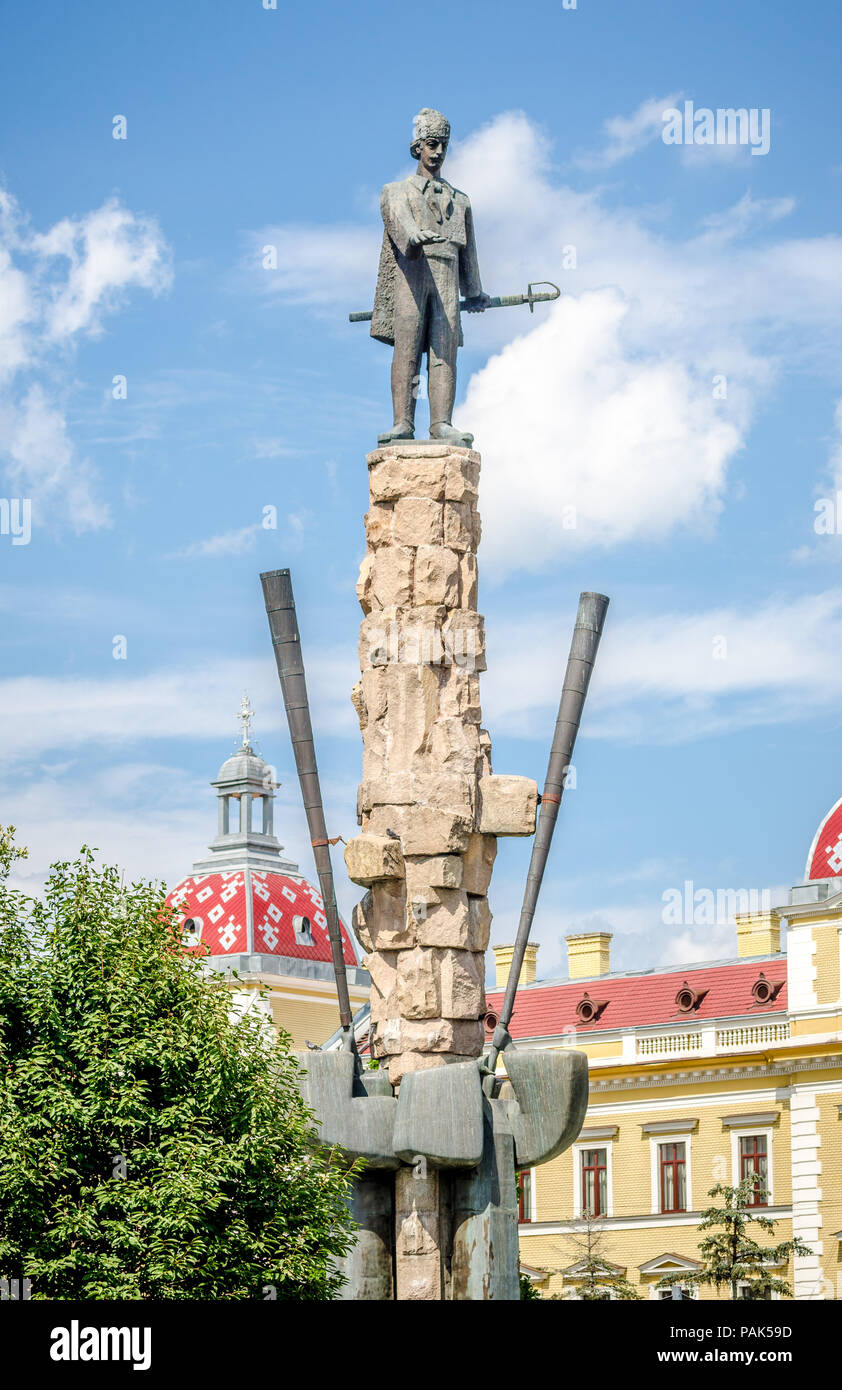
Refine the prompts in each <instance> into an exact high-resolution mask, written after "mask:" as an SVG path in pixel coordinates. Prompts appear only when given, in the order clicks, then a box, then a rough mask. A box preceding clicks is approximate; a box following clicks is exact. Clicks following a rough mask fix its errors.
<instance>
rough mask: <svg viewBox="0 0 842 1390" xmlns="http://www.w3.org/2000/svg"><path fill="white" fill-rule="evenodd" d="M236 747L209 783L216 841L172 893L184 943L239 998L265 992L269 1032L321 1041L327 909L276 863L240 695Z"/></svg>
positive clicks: (247, 710) (364, 977) (352, 979)
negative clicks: (230, 981)
mask: <svg viewBox="0 0 842 1390" xmlns="http://www.w3.org/2000/svg"><path fill="white" fill-rule="evenodd" d="M237 718H238V720H239V721H240V722H241V724H242V735H241V742H240V743H239V745H238V747H237V748H236V749H235V751H234V752H233V753H232V754H231V756H230V757H228V758H226V759H225V762H224V763H223V764H222V766H221V768H220V769H219V772H218V773H217V776H216V778H215V780H214V781H213V782H212V783H211V786H212V787H214V789H215V791H216V795H217V807H218V811H217V833H216V836H215V838H214V839H213V840H212V841H211V843H210V845H209V847H208V850H209V852H208V853H207V854H206V855H205V856H204V857H203V858H201V859H197V860H196V862H195V863H194V864H193V868H192V872H191V873H190V874H189V875H188V877H186V878H184V879H182V880H181V882H180V883H178V884H177V886H176V887H175V888H174V889H173V890H172V892H171V893H170V894H169V896H168V898H167V901H168V903H169V904H170V905H171V906H172V907H175V908H176V909H177V910H178V911H179V912H180V913H181V914H182V929H183V931H184V935H185V939H186V940H188V941H190V942H192V943H194V944H195V945H197V946H202V947H204V950H205V952H206V958H207V964H208V966H209V968H211V969H213V970H217V971H221V972H225V973H233V972H234V971H236V982H237V989H238V991H240V992H242V990H243V989H245V990H246V991H247V992H248V991H249V990H251V991H252V992H253V993H254V995H255V997H256V996H257V993H258V991H259V990H260V988H261V987H264V988H268V990H269V992H270V1001H271V1012H272V1017H273V1021H274V1022H275V1024H276V1025H277V1026H278V1027H279V1028H281V1029H283V1030H284V1031H286V1032H288V1033H290V1034H291V1036H292V1038H293V1041H294V1043H295V1045H296V1046H298V1047H301V1046H303V1044H304V1042H305V1035H306V1039H307V1040H310V1041H312V1042H316V1043H321V1042H323V1041H325V1040H326V1039H327V1038H328V1037H330V1035H331V1034H332V1033H333V1032H334V1030H335V1029H336V1027H337V1026H338V1023H339V1009H338V1005H337V1002H336V989H335V981H334V975H333V964H332V960H331V951H330V941H329V938H328V932H327V918H326V916H325V913H324V902H323V900H322V896H321V894H320V893H319V890H318V889H317V888H315V887H314V886H313V885H312V884H311V883H308V881H307V880H306V879H305V878H304V877H302V875H301V874H300V873H299V869H298V865H297V864H296V863H294V862H293V861H292V860H290V859H286V858H284V856H283V846H282V845H281V844H280V842H279V841H278V839H277V837H276V835H275V832H274V801H275V792H276V790H277V787H278V785H279V784H278V783H277V782H276V781H275V780H274V776H273V772H272V768H271V767H270V766H269V764H268V763H266V762H265V761H264V759H263V758H262V757H261V756H260V755H259V754H258V753H257V752H256V751H255V749H254V747H253V746H252V741H251V726H252V723H253V720H254V711H253V709H252V708H251V705H250V703H249V700H248V697H247V696H245V695H244V696H243V699H242V702H241V705H240V709H239V711H238V713H237ZM340 926H341V930H342V942H343V948H344V956H345V963H346V966H347V970H348V984H349V990H350V993H351V999H352V1003H353V1004H354V1007H355V1008H359V1007H360V1006H361V1005H362V1004H364V1003H366V1002H367V1000H368V984H369V976H368V973H367V971H365V970H363V969H362V968H361V967H360V966H359V965H358V963H357V956H356V952H355V949H354V946H353V944H352V941H351V937H350V935H349V934H348V931H347V929H346V927H345V924H344V923H340Z"/></svg>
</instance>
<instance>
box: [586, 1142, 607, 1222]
mask: <svg viewBox="0 0 842 1390" xmlns="http://www.w3.org/2000/svg"><path fill="white" fill-rule="evenodd" d="M586 1212H589V1213H590V1215H591V1216H607V1214H608V1164H607V1162H606V1150H605V1149H582V1215H584V1214H585V1213H586Z"/></svg>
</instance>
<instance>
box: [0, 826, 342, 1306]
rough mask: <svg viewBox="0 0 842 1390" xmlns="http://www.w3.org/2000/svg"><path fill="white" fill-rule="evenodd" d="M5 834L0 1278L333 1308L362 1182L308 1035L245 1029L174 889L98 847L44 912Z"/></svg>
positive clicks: (86, 1292) (59, 872)
mask: <svg viewBox="0 0 842 1390" xmlns="http://www.w3.org/2000/svg"><path fill="white" fill-rule="evenodd" d="M17 853H19V851H16V850H15V849H14V845H13V840H12V837H11V834H10V833H9V832H8V831H7V832H5V833H4V834H3V835H2V837H0V1275H2V1276H3V1277H5V1278H21V1277H29V1278H30V1279H31V1281H32V1297H33V1298H44V1299H46V1298H62V1299H64V1298H67V1299H71V1298H73V1299H104V1298H117V1299H136V1298H141V1299H146V1298H149V1299H188V1298H193V1299H217V1298H219V1299H248V1298H278V1299H308V1300H309V1299H325V1298H331V1297H333V1296H335V1294H336V1292H337V1290H338V1287H339V1285H340V1283H341V1280H340V1278H339V1276H338V1275H337V1274H336V1273H335V1270H334V1267H333V1263H332V1262H333V1260H334V1258H335V1257H336V1256H339V1255H341V1254H342V1253H343V1252H344V1251H345V1250H346V1249H347V1248H348V1246H349V1244H350V1243H351V1241H352V1239H353V1236H352V1234H351V1227H352V1223H351V1221H350V1217H349V1214H348V1208H347V1205H346V1196H347V1192H348V1169H347V1164H345V1163H344V1162H343V1161H342V1160H341V1159H340V1157H339V1156H338V1155H336V1156H331V1157H330V1158H325V1157H323V1156H322V1155H321V1154H320V1153H319V1152H318V1151H317V1150H316V1149H315V1148H314V1146H313V1143H312V1138H311V1129H310V1115H309V1112H308V1111H307V1109H306V1107H305V1106H304V1103H303V1101H302V1100H301V1097H300V1095H299V1093H298V1090H297V1087H296V1077H297V1075H298V1069H297V1066H296V1063H295V1061H294V1059H293V1058H292V1057H291V1056H290V1053H289V1039H288V1038H285V1037H282V1038H281V1039H280V1041H279V1042H278V1045H277V1046H275V1045H274V1044H273V1042H272V1041H271V1040H270V1039H269V1038H268V1037H267V1027H266V1025H265V1024H263V1025H261V1024H260V1022H259V1021H258V1020H256V1019H254V1018H253V1017H250V1016H248V1015H246V1016H245V1017H243V1018H241V1019H236V1018H234V1017H232V1015H231V994H230V990H229V988H228V986H227V985H226V984H225V983H224V982H223V981H222V980H221V979H219V978H218V977H210V978H209V972H208V971H207V969H206V968H205V967H204V966H203V964H202V962H201V960H200V959H198V958H197V955H196V954H195V953H192V954H191V953H190V952H188V951H185V949H184V947H183V944H182V941H181V938H180V934H179V931H178V929H177V927H176V924H175V921H174V918H173V914H172V913H171V911H170V910H169V909H168V908H167V907H166V905H165V903H164V899H163V896H162V893H161V891H160V889H156V888H154V887H153V886H151V885H149V884H146V883H137V884H133V885H131V886H130V887H126V886H124V885H123V884H122V882H121V880H120V878H119V875H118V873H117V871H116V870H114V869H110V868H106V869H98V868H96V867H95V865H94V862H93V856H92V854H91V852H90V851H88V850H87V849H83V850H82V852H81V856H80V858H79V860H78V861H77V862H76V863H74V864H66V863H63V864H57V865H54V866H53V869H52V873H51V876H50V879H49V882H48V884H47V887H46V891H45V894H44V899H43V901H34V900H32V899H29V898H27V897H25V896H24V895H23V894H21V893H17V892H13V891H12V890H11V889H10V888H9V886H8V882H7V879H8V873H9V870H10V867H11V863H12V859H13V857H15V855H16V854H17Z"/></svg>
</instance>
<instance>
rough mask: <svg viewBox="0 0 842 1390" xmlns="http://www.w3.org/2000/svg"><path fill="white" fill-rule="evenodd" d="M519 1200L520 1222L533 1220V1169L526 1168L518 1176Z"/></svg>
mask: <svg viewBox="0 0 842 1390" xmlns="http://www.w3.org/2000/svg"><path fill="white" fill-rule="evenodd" d="M517 1182H518V1199H517V1219H518V1221H531V1220H532V1169H531V1168H524V1169H523V1170H522V1171H521V1172H520V1173H518V1175H517Z"/></svg>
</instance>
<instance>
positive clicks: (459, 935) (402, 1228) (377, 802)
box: [345, 442, 537, 1298]
mask: <svg viewBox="0 0 842 1390" xmlns="http://www.w3.org/2000/svg"><path fill="white" fill-rule="evenodd" d="M368 465H369V488H370V507H369V511H368V514H367V516H366V536H367V541H368V549H367V552H366V556H365V559H364V560H363V563H362V566H361V569H360V579H359V583H358V586H357V594H358V597H359V600H360V605H361V607H362V610H363V621H362V624H361V627H360V643H359V655H360V671H361V678H360V681H359V682H358V683H357V685H356V686H355V687H354V691H353V694H352V701H353V705H354V709H355V710H356V713H357V717H358V719H359V723H360V731H361V733H362V739H363V780H362V782H361V784H360V788H359V793H358V798H357V815H358V819H359V822H360V826H361V829H362V834H361V835H359V836H358V837H357V838H356V839H355V840H352V841H351V843H350V844H349V845H348V847H347V849H346V855H345V857H346V863H347V865H348V872H349V874H350V876H351V878H352V879H353V880H354V881H355V882H357V883H360V884H362V885H363V886H367V887H368V888H369V891H368V892H367V893H366V894H365V896H364V897H363V899H362V901H361V902H360V903H359V904H358V906H357V908H356V910H355V912H354V918H353V925H354V930H355V932H356V934H357V937H358V939H359V941H360V942H361V944H362V945H363V947H364V949H365V951H366V958H365V960H366V966H367V968H368V969H369V970H370V972H371V977H372V993H371V999H372V1004H371V1019H372V1027H371V1049H372V1052H373V1054H374V1055H375V1056H376V1057H380V1058H383V1059H384V1061H388V1070H389V1078H390V1080H391V1082H392V1084H394V1085H399V1084H400V1081H401V1078H402V1077H403V1076H405V1075H407V1074H409V1073H412V1072H415V1071H419V1070H425V1069H427V1068H429V1067H433V1066H443V1065H445V1064H447V1063H451V1062H454V1061H465V1060H468V1059H470V1058H473V1057H477V1056H478V1055H479V1052H480V1050H481V1047H482V1045H483V1036H484V1034H483V1025H482V1021H481V1020H482V1018H483V1016H484V1012H485V990H484V984H483V982H484V954H485V951H486V949H487V946H488V940H489V932H490V927H491V913H490V910H489V907H488V899H487V894H488V888H489V884H490V881H491V872H492V868H493V866H494V857H495V854H496V838H495V837H496V836H497V835H498V834H513V835H525V834H530V833H532V831H533V830H534V827H535V813H536V803H537V788H536V787H535V783H534V782H530V781H529V780H528V779H526V778H519V777H494V776H492V774H491V740H490V739H489V736H488V734H487V732H486V731H485V730H484V729H483V728H482V727H481V722H482V711H481V707H480V690H479V673H480V672H481V671H483V670H484V669H485V632H484V624H483V620H482V617H481V616H480V614H479V613H478V612H477V607H476V605H477V589H478V585H477V560H476V548H477V545H478V544H479V538H480V519H479V514H478V512H477V496H478V488H479V471H480V460H479V455H478V454H476V453H474V452H473V451H472V450H471V449H468V448H465V447H462V446H457V445H451V444H446V443H435V442H430V443H420V442H416V443H412V444H411V445H407V444H401V443H400V442H395V443H392V444H387V445H384V446H383V447H382V448H380V449H377V450H376V451H375V452H374V453H372V454H371V455H369V459H368ZM414 1186H415V1184H411V1185H410V1190H409V1196H412V1195H413V1192H412V1188H413V1187H414ZM418 1195H419V1194H418V1193H417V1192H416V1193H415V1194H414V1196H415V1197H416V1198H417V1197H418ZM398 1232H399V1235H398V1260H397V1264H398V1267H399V1268H400V1267H401V1265H402V1263H403V1264H404V1265H405V1267H406V1270H407V1273H406V1280H407V1283H406V1288H407V1290H409V1291H408V1292H406V1293H404V1294H400V1293H399V1295H398V1297H407V1298H418V1297H421V1298H424V1297H431V1296H432V1297H439V1295H438V1294H434V1295H431V1294H429V1293H424V1292H412V1291H411V1290H412V1289H418V1290H424V1289H429V1288H431V1287H432V1286H433V1285H434V1284H435V1271H434V1269H433V1265H434V1264H435V1260H436V1259H437V1258H438V1256H437V1253H436V1247H435V1242H434V1245H433V1247H431V1248H429V1249H428V1248H427V1243H426V1235H425V1232H427V1233H429V1232H428V1225H427V1218H426V1216H425V1214H424V1213H423V1212H422V1209H421V1208H420V1207H419V1206H418V1205H417V1201H416V1203H415V1206H412V1204H410V1206H409V1207H408V1208H407V1211H406V1215H405V1217H401V1219H400V1220H399V1223H398ZM435 1239H436V1240H437V1236H436V1237H435ZM431 1261H432V1263H430V1262H431ZM425 1262H426V1263H425ZM427 1264H429V1265H430V1267H429V1268H427ZM410 1270H414V1271H415V1273H411V1272H410Z"/></svg>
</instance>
